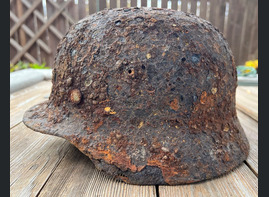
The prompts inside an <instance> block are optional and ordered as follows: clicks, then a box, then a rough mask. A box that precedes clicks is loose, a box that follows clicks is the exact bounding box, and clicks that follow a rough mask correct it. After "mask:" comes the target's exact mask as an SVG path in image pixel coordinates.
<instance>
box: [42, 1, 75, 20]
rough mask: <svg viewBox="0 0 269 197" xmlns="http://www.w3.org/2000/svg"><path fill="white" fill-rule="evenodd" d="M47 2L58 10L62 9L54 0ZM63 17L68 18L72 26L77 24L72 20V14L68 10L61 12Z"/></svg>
mask: <svg viewBox="0 0 269 197" xmlns="http://www.w3.org/2000/svg"><path fill="white" fill-rule="evenodd" d="M47 2H48V3H49V4H51V5H52V6H53V7H54V8H56V9H60V8H61V5H59V4H57V3H55V2H54V1H53V0H48V1H47ZM57 2H58V3H63V2H64V0H58V1H57ZM61 15H62V16H64V17H65V18H66V20H68V22H69V23H71V24H74V23H75V22H76V20H74V19H73V18H72V16H70V14H69V13H68V12H67V11H66V10H64V11H63V12H61Z"/></svg>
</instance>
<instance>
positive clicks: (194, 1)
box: [191, 0, 197, 14]
mask: <svg viewBox="0 0 269 197" xmlns="http://www.w3.org/2000/svg"><path fill="white" fill-rule="evenodd" d="M196 11H197V0H191V13H193V14H196Z"/></svg>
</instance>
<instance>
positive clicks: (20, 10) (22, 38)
mask: <svg viewBox="0 0 269 197" xmlns="http://www.w3.org/2000/svg"><path fill="white" fill-rule="evenodd" d="M16 5H17V13H18V18H21V17H22V16H23V7H22V3H21V0H17V1H16ZM18 21H19V20H18ZM19 37H20V45H21V46H24V45H25V44H26V35H25V32H24V31H23V29H22V28H19Z"/></svg>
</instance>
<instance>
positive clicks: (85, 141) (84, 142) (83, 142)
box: [81, 138, 90, 144]
mask: <svg viewBox="0 0 269 197" xmlns="http://www.w3.org/2000/svg"><path fill="white" fill-rule="evenodd" d="M89 141H90V140H89V139H87V138H82V140H81V142H82V144H87V143H88V142H89Z"/></svg>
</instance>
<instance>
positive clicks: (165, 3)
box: [161, 0, 167, 8]
mask: <svg viewBox="0 0 269 197" xmlns="http://www.w3.org/2000/svg"><path fill="white" fill-rule="evenodd" d="M161 1H162V4H161V6H162V8H167V0H161Z"/></svg>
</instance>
